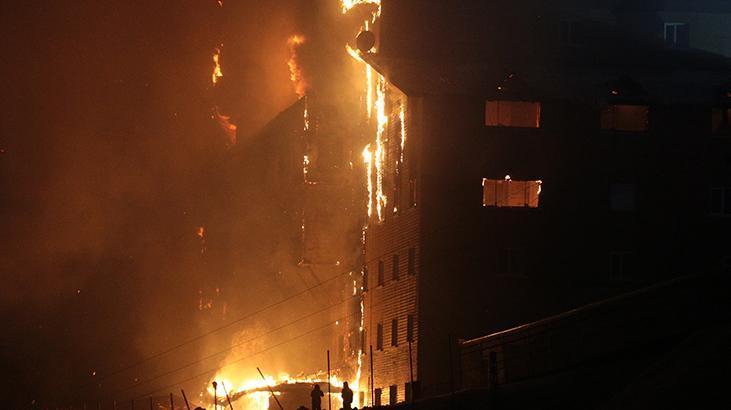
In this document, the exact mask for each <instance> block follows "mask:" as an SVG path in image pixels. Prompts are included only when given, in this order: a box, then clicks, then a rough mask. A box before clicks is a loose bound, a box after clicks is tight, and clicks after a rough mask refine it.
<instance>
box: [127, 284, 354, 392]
mask: <svg viewBox="0 0 731 410" xmlns="http://www.w3.org/2000/svg"><path fill="white" fill-rule="evenodd" d="M353 298H355V296H351V297H349V298H345V299H343V300H340V301H339V302H337V303H334V304H332V305H330V306H327V307H325V308H323V309H320V310H318V311H316V312H312V313H309V314H307V315H304V316H302V317H300V318H298V319H296V320H293V321H291V322H288V323H285V324H283V325H280V326H278V327H276V328H274V329H271V330H269V331H267V332H265V333H262V334H260V335H258V336H255V337H252V338H249V339H247V340H245V341H242V342H239V343H236V344H233V345H231V346H230V347H227V348H225V349H223V350H220V351H218V352H215V353H212V354H210V355H208V356H205V357H202V358H200V359H198V360H195V361H192V362H189V363H187V364H185V365H182V366H180V367H177V368H175V369H172V370H169V371H166V372H164V373H160V374H157V375H155V376H153V377H151V378H149V379H147V380H143V381H140V382H138V383H136V384H134V385H131V386H128V387H125V388H123V389H120V390H117V391H116V392H115V393H114V394H115V395H116V394H118V393H122V392H125V391H128V390H131V389H134V388H136V387H139V386H140V385H142V384H145V383H149V382H151V381H154V380H158V379H160V378H162V377H165V376H168V375H170V374H173V373H177V372H179V371H181V370H183V369H186V368H188V367H190V366H193V365H195V364H198V363H201V362H204V361H206V360H208V359H211V358H213V357H216V356H218V355H221V354H223V353H226V352H228V351H230V350H233V349H234V348H236V347H238V346H241V345H244V344H246V343H249V342H252V341H254V340H257V339H260V338H262V337H264V336H266V335H269V334H271V333H274V332H277V331H279V330H282V329H284V328H286V327H289V326H292V325H294V324H297V323H299V322H301V321H302V320H304V319H307V318H310V317H312V316H316V315H318V314H321V313H323V312H326V311H328V310H330V309H332V308H334V307H336V306H340V305H342V304H343V303H345V302H348V301H350V300H352V299H353Z"/></svg>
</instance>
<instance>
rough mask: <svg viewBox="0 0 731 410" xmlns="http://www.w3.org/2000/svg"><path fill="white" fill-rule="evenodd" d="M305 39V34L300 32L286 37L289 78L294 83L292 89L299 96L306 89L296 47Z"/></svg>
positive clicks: (303, 93) (302, 94)
mask: <svg viewBox="0 0 731 410" xmlns="http://www.w3.org/2000/svg"><path fill="white" fill-rule="evenodd" d="M305 41H306V38H305V36H303V35H302V34H294V35H292V36H290V37H289V39H287V45H288V46H289V61H287V66H289V79H290V80H292V84H293V85H294V91H295V92H296V93H297V95H299V96H300V97H302V96H304V95H305V92H306V91H307V81H305V78H304V76H303V74H302V67H300V65H299V62H298V59H297V49H298V48H299V47H300V46H302V44H304V43H305Z"/></svg>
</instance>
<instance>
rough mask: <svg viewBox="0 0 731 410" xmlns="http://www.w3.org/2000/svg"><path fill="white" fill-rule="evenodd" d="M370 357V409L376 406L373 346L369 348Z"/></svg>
mask: <svg viewBox="0 0 731 410" xmlns="http://www.w3.org/2000/svg"><path fill="white" fill-rule="evenodd" d="M369 349H370V355H368V357H369V358H370V360H371V407H373V406H375V405H376V392H375V386H374V385H373V345H370V346H369Z"/></svg>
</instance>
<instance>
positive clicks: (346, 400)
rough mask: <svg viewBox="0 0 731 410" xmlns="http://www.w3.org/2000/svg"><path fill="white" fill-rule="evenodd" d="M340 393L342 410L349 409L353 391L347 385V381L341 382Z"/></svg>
mask: <svg viewBox="0 0 731 410" xmlns="http://www.w3.org/2000/svg"><path fill="white" fill-rule="evenodd" d="M340 394H341V395H342V396H343V410H350V406H351V405H352V404H353V391H352V390H350V387H348V382H343V391H342V393H340Z"/></svg>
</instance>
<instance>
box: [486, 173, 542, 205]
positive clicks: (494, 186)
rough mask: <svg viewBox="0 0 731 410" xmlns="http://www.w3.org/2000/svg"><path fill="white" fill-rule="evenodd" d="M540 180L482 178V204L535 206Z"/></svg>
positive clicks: (539, 191) (538, 194) (539, 193)
mask: <svg viewBox="0 0 731 410" xmlns="http://www.w3.org/2000/svg"><path fill="white" fill-rule="evenodd" d="M542 184H543V182H542V181H540V180H536V181H513V180H512V179H510V176H509V175H508V176H506V177H505V178H504V179H487V178H483V179H482V205H483V206H490V207H522V208H537V207H538V199H539V197H540V195H541V185H542Z"/></svg>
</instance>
